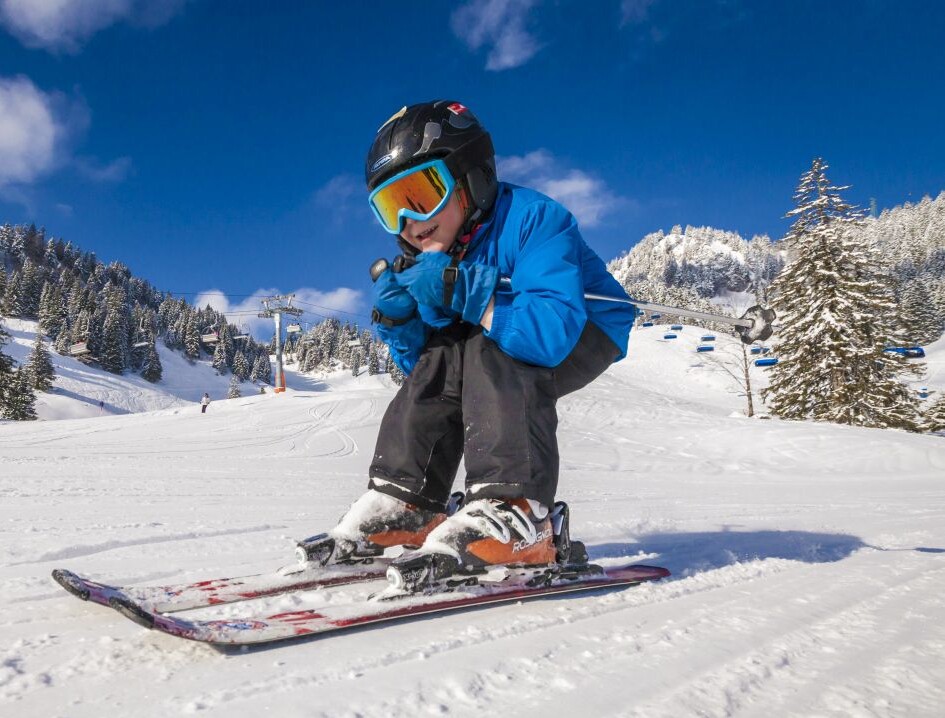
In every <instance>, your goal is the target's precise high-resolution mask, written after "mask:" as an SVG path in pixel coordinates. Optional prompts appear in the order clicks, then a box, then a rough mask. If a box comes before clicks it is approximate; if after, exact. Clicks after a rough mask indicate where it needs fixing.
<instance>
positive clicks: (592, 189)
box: [497, 149, 636, 227]
mask: <svg viewBox="0 0 945 718" xmlns="http://www.w3.org/2000/svg"><path fill="white" fill-rule="evenodd" d="M497 163H498V168H497V169H498V175H499V179H501V180H504V181H508V182H513V183H515V184H522V185H525V186H527V187H533V188H534V189H537V190H538V191H539V192H542V193H544V194H546V195H548V196H549V197H551V198H552V199H555V200H557V201H558V202H560V203H561V204H563V205H564V206H565V207H567V208H568V209H569V210H571V212H572V213H573V214H574V216H575V217H577V219H578V222H580V223H581V225H582V226H584V227H596V226H598V225H599V224H601V222H602V221H603V219H604V217H606V216H607V215H608V214H611V213H613V212H615V211H617V210H618V209H627V208H633V207H634V206H635V205H636V203H635V202H634V201H632V200H629V199H626V198H624V197H620V196H618V195H616V194H614V193H613V192H612V191H611V190H610V189H609V188H608V187H607V185H606V184H605V183H604V181H603V180H601V179H598V178H596V177H593V176H592V175H590V174H588V173H587V172H584V171H583V170H579V169H566V168H564V167H562V166H561V163H560V162H559V161H558V160H556V159H555V157H554V156H553V155H552V154H551V153H550V152H548V151H547V150H543V149H542V150H535V151H534V152H529V153H528V154H526V155H521V156H511V157H499V158H498V160H497Z"/></svg>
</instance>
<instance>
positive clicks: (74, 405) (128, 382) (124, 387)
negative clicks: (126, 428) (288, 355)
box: [3, 319, 258, 421]
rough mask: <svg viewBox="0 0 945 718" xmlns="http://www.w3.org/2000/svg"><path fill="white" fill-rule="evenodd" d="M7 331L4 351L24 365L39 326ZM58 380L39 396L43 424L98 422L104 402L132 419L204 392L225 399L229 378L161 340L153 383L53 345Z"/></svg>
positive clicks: (22, 324) (7, 323)
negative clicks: (160, 369)
mask: <svg viewBox="0 0 945 718" xmlns="http://www.w3.org/2000/svg"><path fill="white" fill-rule="evenodd" d="M3 326H4V327H5V328H6V330H7V332H8V333H9V334H10V336H11V338H12V341H11V342H10V343H9V344H8V345H7V346H6V347H5V348H4V351H5V352H6V353H7V354H8V355H9V356H12V357H13V358H14V359H15V360H16V361H17V364H25V363H26V360H27V358H28V357H29V354H30V351H32V349H33V342H34V341H35V340H36V330H37V325H36V322H33V321H28V320H23V319H4V320H3ZM46 346H47V348H48V349H49V353H50V356H51V358H52V361H53V366H54V367H55V370H56V376H57V379H56V381H55V384H54V387H53V391H52V392H49V393H45V394H40V395H39V397H38V401H37V402H36V414H37V416H38V417H39V418H40V419H44V420H47V421H48V420H52V419H79V418H84V417H93V416H94V417H97V416H99V415H100V414H101V413H102V412H101V411H100V409H99V405H98V404H99V402H100V401H102V402H104V403H105V408H104V413H106V414H127V413H129V412H131V413H137V412H143V411H157V410H159V409H175V408H181V407H184V406H188V405H189V406H194V405H196V403H197V402H199V401H200V397H202V396H203V393H204V392H209V394H210V397H211V398H212V399H223V398H224V397H226V394H227V390H228V389H229V386H230V378H231V377H230V375H229V374H227V375H225V376H221V375H219V374H217V372H216V370H215V369H214V368H213V367H212V366H210V362H209V361H206V360H203V361H198V362H190V361H188V360H187V359H186V358H185V357H184V356H183V355H182V354H180V353H179V352H176V351H171V350H170V349H168V348H167V347H166V346H164V343H163V342H161V341H158V343H157V350H158V355H159V356H160V357H161V366H162V367H163V368H164V378H163V379H162V380H161V381H159V382H157V383H156V384H152V383H150V382H148V381H145V380H144V379H142V378H141V377H140V376H138V375H137V374H134V373H128V374H124V375H121V376H118V375H115V374H110V373H108V372H107V371H103V370H101V369H99V368H98V367H96V366H94V365H87V364H83V363H82V362H80V361H78V360H77V359H73V358H72V357H64V356H60V355H59V354H57V353H56V351H55V349H53V348H52V347H51V346H50V345H49V343H48V342H47V344H46ZM242 391H243V393H244V394H249V393H253V392H256V391H258V389H257V388H256V387H254V386H253V384H252V383H251V382H244V383H243V389H242Z"/></svg>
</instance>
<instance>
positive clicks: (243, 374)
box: [233, 350, 251, 381]
mask: <svg viewBox="0 0 945 718" xmlns="http://www.w3.org/2000/svg"><path fill="white" fill-rule="evenodd" d="M250 371H251V367H250V366H249V362H247V361H246V355H245V354H243V351H242V350H237V352H236V356H234V357H233V376H235V377H236V378H237V379H239V380H240V381H246V380H247V379H248V378H249V374H250Z"/></svg>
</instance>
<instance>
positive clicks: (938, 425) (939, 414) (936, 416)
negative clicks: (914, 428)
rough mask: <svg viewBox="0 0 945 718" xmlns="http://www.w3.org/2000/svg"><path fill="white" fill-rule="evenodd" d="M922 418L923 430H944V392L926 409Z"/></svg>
mask: <svg viewBox="0 0 945 718" xmlns="http://www.w3.org/2000/svg"><path fill="white" fill-rule="evenodd" d="M923 419H924V421H923V426H922V428H923V429H924V430H925V431H945V393H942V394H941V395H940V396H939V397H938V399H936V400H935V402H934V403H933V404H932V405H931V406H930V407H929V408H928V409H927V410H926V412H925V416H924V417H923Z"/></svg>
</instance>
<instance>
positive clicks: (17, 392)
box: [0, 368, 36, 421]
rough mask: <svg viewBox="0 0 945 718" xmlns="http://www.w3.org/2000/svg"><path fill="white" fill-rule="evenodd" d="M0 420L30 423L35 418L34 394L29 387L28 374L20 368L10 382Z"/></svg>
mask: <svg viewBox="0 0 945 718" xmlns="http://www.w3.org/2000/svg"><path fill="white" fill-rule="evenodd" d="M0 418H4V419H12V420H13V421H32V420H34V419H35V418H36V394H34V393H33V387H31V386H30V380H29V375H28V373H27V372H26V371H24V370H23V369H22V368H20V369H19V370H17V371H16V372H15V373H14V376H13V378H12V381H11V382H10V387H9V389H8V390H7V392H6V395H5V396H4V402H3V406H2V412H0Z"/></svg>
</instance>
